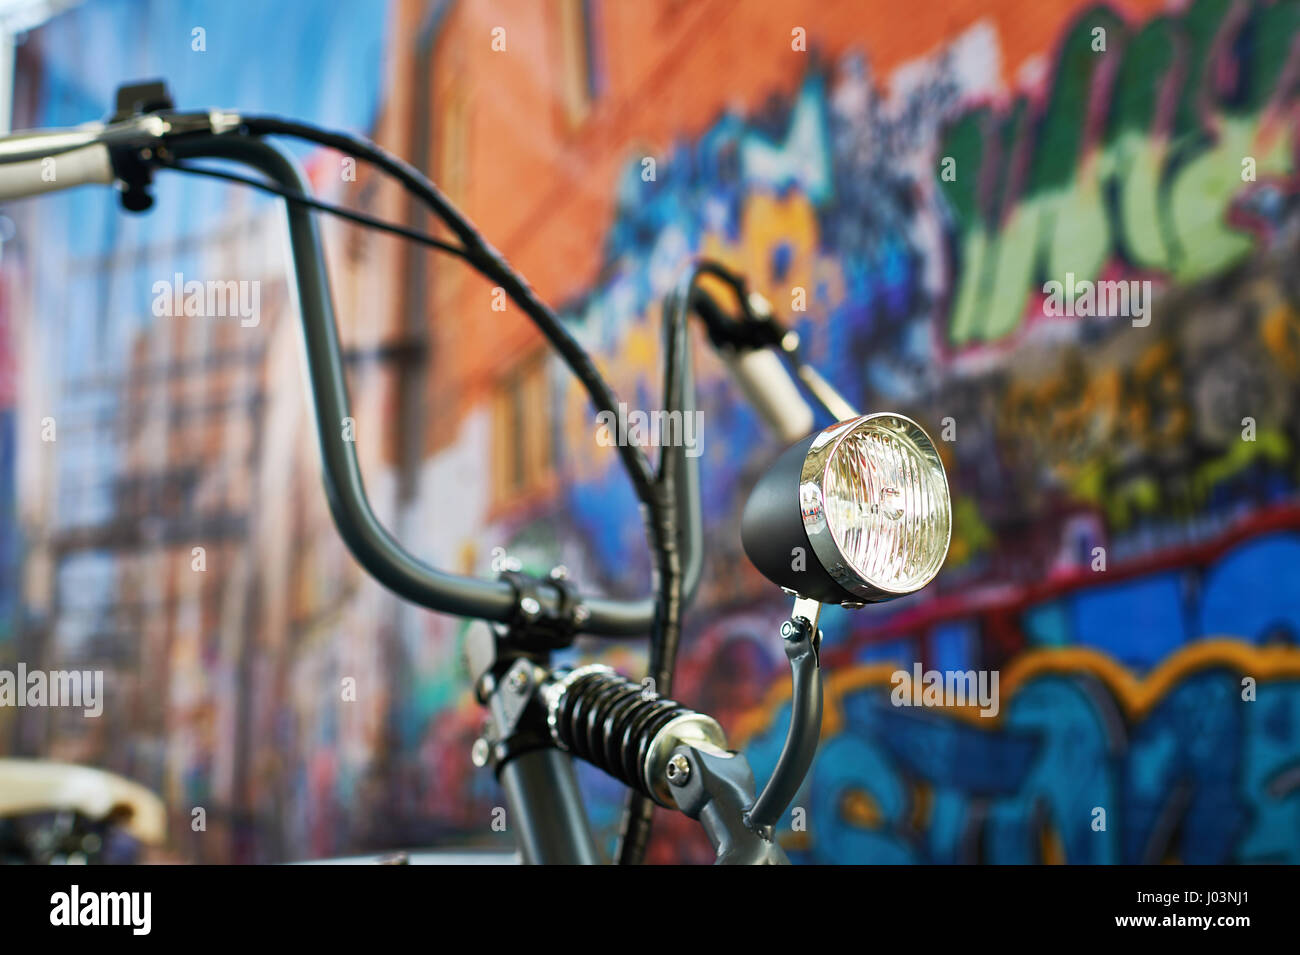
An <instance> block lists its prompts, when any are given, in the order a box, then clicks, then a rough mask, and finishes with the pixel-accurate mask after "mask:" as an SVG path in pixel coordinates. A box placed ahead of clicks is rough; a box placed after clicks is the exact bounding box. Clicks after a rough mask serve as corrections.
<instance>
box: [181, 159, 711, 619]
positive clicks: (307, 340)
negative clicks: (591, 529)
mask: <svg viewBox="0 0 1300 955" xmlns="http://www.w3.org/2000/svg"><path fill="white" fill-rule="evenodd" d="M168 148H169V150H170V152H171V155H172V156H173V157H175V158H176V159H218V160H227V161H231V162H237V163H242V164H243V165H246V166H248V167H250V168H252V169H255V170H257V171H258V172H261V173H263V174H264V175H266V176H268V177H269V178H270V179H271V180H273V181H274V182H276V183H278V184H279V185H282V186H284V187H285V188H287V189H291V190H294V191H296V192H300V193H306V192H307V188H306V183H305V181H304V179H303V176H302V174H301V173H300V172H299V170H298V168H297V165H296V163H295V162H294V161H293V160H292V159H291V158H290V157H289V156H288V155H287V154H286V153H285V152H284V151H283V150H282V149H280V148H279V147H277V146H275V145H273V144H271V143H268V142H266V141H265V140H262V139H260V138H257V137H250V136H246V135H241V134H237V133H236V134H226V135H213V136H194V137H183V138H178V139H176V140H175V141H174V142H171V143H169V144H168ZM286 211H287V214H288V219H289V242H290V247H291V252H292V257H293V270H294V279H295V283H294V284H295V286H296V293H297V299H298V307H299V310H300V313H301V317H302V328H303V342H304V347H305V353H306V359H307V374H308V377H309V384H310V389H311V393H312V399H313V411H314V413H315V418H316V428H317V434H318V437H319V443H320V452H321V467H322V472H323V478H324V484H325V493H326V496H327V498H328V500H329V506H330V513H331V514H332V515H333V518H334V523H335V525H336V526H337V527H338V531H339V534H340V535H341V536H342V538H343V540H344V541H345V542H346V543H347V545H348V547H349V549H350V550H351V551H352V554H353V556H355V557H356V559H357V561H358V562H359V563H360V564H361V565H362V566H363V567H364V568H365V569H366V570H367V571H369V573H370V574H371V575H373V576H374V577H375V578H376V579H377V580H378V581H379V582H380V583H382V584H384V585H385V586H386V587H388V588H389V589H390V590H392V591H393V592H394V593H396V594H397V595H398V596H400V597H403V598H405V599H407V600H410V601H412V602H413V603H416V604H419V605H420V606H423V607H427V608H429V609H431V610H436V611H439V612H441V613H446V614H454V615H457V616H464V617H475V618H480V619H484V620H490V621H499V622H505V621H508V620H510V619H511V618H512V617H513V616H514V615H515V613H516V601H517V595H516V592H515V589H514V587H512V586H511V585H510V584H509V583H507V582H506V581H503V580H483V579H479V578H475V577H466V576H462V575H460V574H452V573H447V572H444V571H440V570H438V569H437V568H434V567H432V566H430V565H429V564H426V563H425V562H423V561H421V560H420V559H419V558H417V557H415V556H414V555H412V554H411V553H410V552H408V551H407V550H406V549H405V548H404V547H403V546H402V545H401V544H400V543H399V542H398V541H397V540H396V539H395V538H394V537H393V536H392V535H391V534H390V533H389V532H388V530H387V529H386V528H385V527H384V526H383V525H382V524H381V523H380V522H379V519H378V518H377V517H376V516H375V513H374V511H373V510H372V509H371V507H370V502H369V499H368V498H367V497H366V491H365V485H364V483H363V481H362V477H361V469H360V466H359V464H358V462H357V455H356V450H355V447H354V446H353V443H352V442H350V441H347V440H345V439H344V438H343V428H344V419H345V418H349V417H350V416H351V415H350V412H349V401H348V391H347V382H346V379H345V378H344V371H343V360H342V354H341V352H340V348H339V338H338V328H337V326H336V324H335V317H334V303H333V298H332V296H331V294H330V288H329V281H328V276H327V273H326V267H325V260H324V256H323V253H322V250H321V241H320V235H319V232H318V230H317V228H316V222H315V219H314V217H313V215H312V213H311V212H310V211H309V210H307V209H305V208H303V207H301V206H298V205H295V204H294V203H286ZM683 390H684V392H685V396H684V400H683V403H682V410H683V412H686V413H689V412H690V411H692V410H693V409H694V394H693V388H690V387H687V388H685V389H683ZM683 466H684V478H685V487H684V488H683V489H682V490H683V491H684V492H685V493H681V494H678V495H677V499H678V502H679V504H678V521H677V526H678V528H679V533H680V537H679V539H680V542H681V543H680V546H681V551H682V555H683V560H682V565H683V568H684V570H685V573H684V575H683V576H684V588H683V589H684V592H685V593H686V594H687V595H688V599H689V595H693V594H694V591H695V589H696V587H697V585H698V583H699V577H700V570H701V566H702V558H701V545H702V540H703V531H702V528H701V517H700V495H699V459H698V458H697V457H696V458H691V457H686V456H685V455H684V454H683ZM538 598H539V600H541V601H542V602H543V604H544V609H545V610H546V611H547V612H553V611H555V610H556V609H557V608H558V607H559V606H560V604H561V601H562V600H563V595H562V594H561V592H560V591H559V590H558V589H557V588H556V587H554V586H550V585H547V586H545V587H541V588H539V592H538ZM581 603H582V605H583V606H584V607H585V608H586V610H587V615H586V619H585V621H584V622H583V624H582V626H581V630H582V632H584V633H589V634H594V635H600V636H609V637H633V636H644V635H645V634H646V633H647V632H648V631H649V630H650V628H651V624H652V621H653V619H654V600H653V599H652V598H650V597H646V598H642V599H640V600H617V599H613V598H607V597H583V598H582V599H581Z"/></svg>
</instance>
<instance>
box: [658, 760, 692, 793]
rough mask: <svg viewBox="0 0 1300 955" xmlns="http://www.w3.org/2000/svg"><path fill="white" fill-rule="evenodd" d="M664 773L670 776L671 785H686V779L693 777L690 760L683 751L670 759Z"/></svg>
mask: <svg viewBox="0 0 1300 955" xmlns="http://www.w3.org/2000/svg"><path fill="white" fill-rule="evenodd" d="M664 775H665V776H667V777H668V782H669V784H670V785H673V786H685V785H686V781H687V780H689V779H690V778H691V764H690V761H689V760H687V758H686V757H685V756H683V755H681V753H678V754H677V755H676V756H674V757H673V758H672V759H670V760H668V767H667V769H665V770H664Z"/></svg>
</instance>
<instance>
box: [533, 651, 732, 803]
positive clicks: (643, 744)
mask: <svg viewBox="0 0 1300 955" xmlns="http://www.w3.org/2000/svg"><path fill="white" fill-rule="evenodd" d="M547 721H548V723H549V724H550V728H551V736H552V738H554V740H555V742H556V743H557V744H558V745H559V746H560V747H561V748H562V749H567V750H570V751H571V752H572V753H573V754H574V755H575V756H577V757H579V758H581V759H584V760H586V761H587V762H589V763H591V764H592V765H594V766H597V767H598V768H600V769H602V770H604V771H605V772H607V773H609V774H610V775H611V776H613V777H614V778H615V779H618V780H620V781H622V782H623V783H625V784H626V785H628V786H631V787H632V788H633V789H636V790H638V791H640V792H642V793H644V794H645V795H647V796H649V797H651V798H652V799H655V800H657V801H658V802H660V803H663V804H665V805H671V795H669V793H668V791H667V789H666V786H665V784H664V783H663V776H662V772H661V771H660V769H659V767H658V765H657V764H658V762H660V761H662V760H666V759H667V757H668V755H670V754H671V751H672V749H673V747H674V746H676V745H677V743H678V742H692V741H699V742H701V743H707V744H708V745H710V746H712V747H715V748H725V746H726V741H725V737H724V736H723V733H722V728H721V727H720V726H718V724H717V723H716V722H715V721H714V720H713V719H712V718H711V717H708V716H705V715H704V714H702V713H697V712H696V711H695V710H692V709H690V708H688V707H685V706H682V705H681V704H680V703H677V702H676V701H674V700H666V699H661V698H660V697H657V696H654V695H653V694H650V693H647V692H646V689H645V687H643V686H641V685H640V684H639V683H633V682H632V681H631V680H628V679H625V678H624V677H621V676H619V675H618V674H617V673H615V672H614V671H613V670H611V669H609V668H608V667H602V666H591V667H582V668H580V669H578V670H573V671H571V672H569V673H567V674H560V675H558V681H557V682H556V683H553V684H552V685H551V686H550V687H549V688H548V693H547Z"/></svg>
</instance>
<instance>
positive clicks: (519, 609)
mask: <svg viewBox="0 0 1300 955" xmlns="http://www.w3.org/2000/svg"><path fill="white" fill-rule="evenodd" d="M498 578H499V579H500V580H504V581H505V582H506V583H508V584H509V585H510V586H511V587H512V588H513V589H514V592H515V604H514V612H513V613H512V614H511V616H510V620H509V621H508V622H507V623H505V624H501V625H500V626H502V627H503V628H504V629H505V630H507V631H508V632H509V633H510V634H511V642H512V643H513V644H514V645H515V646H517V647H518V648H519V649H521V650H524V651H529V652H534V651H536V652H541V651H548V650H559V649H562V648H564V647H567V646H569V645H570V644H571V643H573V638H574V637H575V636H576V635H577V633H578V630H579V629H580V627H581V625H582V623H583V621H584V620H585V619H586V616H587V614H586V608H585V607H584V606H583V605H582V599H581V597H580V596H579V594H578V590H577V588H576V587H574V586H573V584H572V583H570V582H569V581H568V580H565V579H563V578H560V577H555V576H552V577H548V578H546V579H542V578H539V577H533V576H532V575H531V574H525V573H523V572H522V571H518V570H503V571H501V573H500V574H499V575H498ZM544 587H549V588H550V589H551V590H552V591H554V592H555V594H557V595H558V598H559V599H558V600H556V599H555V598H554V597H553V596H551V595H549V594H544V593H543V590H542V588H544Z"/></svg>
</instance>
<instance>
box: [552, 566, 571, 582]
mask: <svg viewBox="0 0 1300 955" xmlns="http://www.w3.org/2000/svg"><path fill="white" fill-rule="evenodd" d="M568 576H569V568H567V567H565V566H564V565H563V564H556V565H555V566H554V567H552V568H551V580H564V579H566V578H567V577H568Z"/></svg>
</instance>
